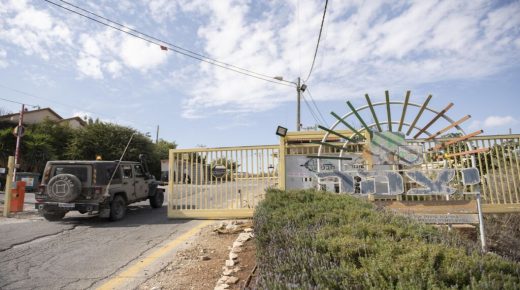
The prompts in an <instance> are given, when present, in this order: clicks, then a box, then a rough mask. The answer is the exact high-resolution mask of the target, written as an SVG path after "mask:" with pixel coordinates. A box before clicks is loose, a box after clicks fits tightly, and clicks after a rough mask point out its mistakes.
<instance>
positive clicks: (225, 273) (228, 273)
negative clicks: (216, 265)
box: [222, 269, 233, 276]
mask: <svg viewBox="0 0 520 290" xmlns="http://www.w3.org/2000/svg"><path fill="white" fill-rule="evenodd" d="M222 274H223V275H224V276H229V275H231V274H233V270H231V269H226V270H224V272H223V273H222Z"/></svg>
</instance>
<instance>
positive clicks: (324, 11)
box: [304, 0, 329, 83]
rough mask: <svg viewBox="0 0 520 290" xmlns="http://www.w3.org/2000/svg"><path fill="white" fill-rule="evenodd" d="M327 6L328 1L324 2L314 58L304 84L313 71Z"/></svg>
mask: <svg viewBox="0 0 520 290" xmlns="http://www.w3.org/2000/svg"><path fill="white" fill-rule="evenodd" d="M327 4H329V0H326V1H325V8H324V9H323V17H322V18H321V26H320V34H319V35H318V42H317V43H316V50H315V51H314V57H313V59H312V65H311V69H310V70H309V75H308V76H307V79H305V81H304V83H306V82H307V81H308V80H309V78H310V77H311V73H312V70H313V69H314V63H315V62H316V55H317V54H318V48H319V47H320V39H321V32H322V30H323V22H324V21H325V14H326V13H327Z"/></svg>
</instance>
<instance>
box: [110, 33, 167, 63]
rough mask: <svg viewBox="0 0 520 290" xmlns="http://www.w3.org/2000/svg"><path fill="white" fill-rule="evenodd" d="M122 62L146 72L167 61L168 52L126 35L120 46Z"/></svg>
mask: <svg viewBox="0 0 520 290" xmlns="http://www.w3.org/2000/svg"><path fill="white" fill-rule="evenodd" d="M119 49H120V50H121V53H120V58H121V60H122V62H123V63H124V64H125V65H126V66H127V67H130V68H134V69H137V70H140V71H142V72H146V71H148V70H149V69H151V68H154V67H157V66H159V65H161V64H163V63H165V62H166V59H167V57H168V53H166V52H165V51H162V50H161V49H160V48H159V47H158V46H157V45H155V44H150V43H147V42H144V41H143V40H141V39H136V38H132V37H129V36H125V37H124V38H123V42H122V44H121V46H120V48H119Z"/></svg>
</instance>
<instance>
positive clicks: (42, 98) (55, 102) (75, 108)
mask: <svg viewBox="0 0 520 290" xmlns="http://www.w3.org/2000/svg"><path fill="white" fill-rule="evenodd" d="M0 87H2V88H5V89H8V90H11V91H13V92H17V93H19V94H22V95H26V96H28V97H31V98H35V99H41V100H45V101H47V102H50V103H54V104H58V105H62V106H65V107H69V108H71V109H74V110H80V109H79V108H78V107H75V106H72V105H69V104H65V103H62V102H58V101H55V100H52V99H48V98H44V97H39V96H36V95H33V94H30V93H27V92H24V91H21V90H18V89H14V88H11V87H8V86H5V85H3V84H0ZM0 99H1V100H5V101H10V100H6V99H2V98H0ZM10 102H12V103H16V104H20V105H22V104H24V103H20V102H16V101H10ZM25 105H28V106H31V107H33V108H37V107H40V106H39V105H36V106H34V105H30V104H25ZM87 113H92V114H94V115H98V116H100V117H105V118H112V117H113V116H108V115H105V114H100V113H98V112H93V111H91V110H88V112H87ZM146 125H150V124H146Z"/></svg>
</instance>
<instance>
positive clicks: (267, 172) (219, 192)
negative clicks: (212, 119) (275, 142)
mask: <svg viewBox="0 0 520 290" xmlns="http://www.w3.org/2000/svg"><path fill="white" fill-rule="evenodd" d="M279 151H280V150H279V146H253V147H227V148H200V149H179V150H170V166H169V196H168V197H169V201H168V204H169V205H168V216H169V217H170V218H240V217H250V216H252V214H253V209H254V207H255V206H256V205H257V204H258V202H259V201H261V200H262V199H263V197H264V194H265V190H266V189H267V188H268V187H277V186H279V172H280V161H279V159H280V154H279Z"/></svg>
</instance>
